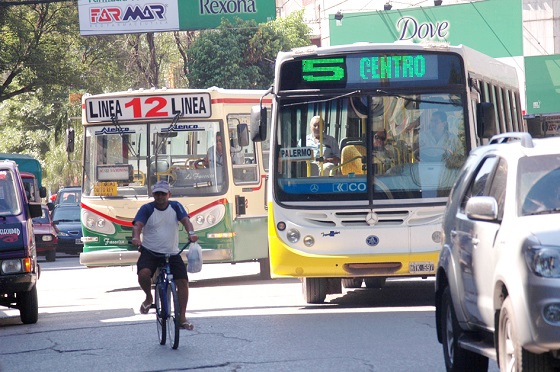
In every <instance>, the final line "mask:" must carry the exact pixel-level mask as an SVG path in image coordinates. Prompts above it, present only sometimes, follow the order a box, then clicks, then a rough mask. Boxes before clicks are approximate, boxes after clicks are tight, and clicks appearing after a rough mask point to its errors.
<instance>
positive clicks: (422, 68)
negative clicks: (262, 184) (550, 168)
mask: <svg viewBox="0 0 560 372" xmlns="http://www.w3.org/2000/svg"><path fill="white" fill-rule="evenodd" d="M268 94H270V95H266V97H272V99H273V109H272V119H271V131H270V133H271V134H270V144H271V146H270V149H271V153H270V160H271V161H270V173H269V177H270V181H269V191H268V203H269V217H268V239H269V249H270V263H271V273H272V276H273V277H298V278H302V283H303V293H304V297H305V299H306V301H307V302H309V303H320V302H323V301H324V300H325V298H326V295H327V294H331V293H341V291H342V286H343V285H344V286H345V287H347V288H355V287H360V286H362V284H363V283H364V282H365V286H366V287H380V286H382V285H383V284H384V283H385V280H386V278H389V277H428V276H433V275H434V274H435V272H434V267H435V266H436V263H437V260H438V256H439V251H440V248H441V246H440V242H441V232H440V225H441V221H442V214H443V211H444V208H445V204H446V201H447V198H448V196H449V192H450V189H451V186H452V185H453V183H454V182H455V179H456V177H457V174H458V171H459V168H460V167H461V166H462V165H463V163H464V160H465V159H466V156H467V154H468V152H469V151H470V150H471V149H472V148H474V147H476V146H479V145H480V144H482V143H484V141H486V140H487V139H488V138H490V137H491V136H492V135H494V134H496V133H501V132H506V131H525V124H524V123H523V121H522V116H521V105H520V95H519V87H518V80H517V74H516V71H515V68H514V67H511V66H510V65H507V64H505V63H501V62H500V61H497V60H496V59H493V58H490V57H488V56H486V55H483V54H481V53H479V52H477V51H475V50H472V49H470V48H468V47H465V46H448V45H434V46H429V45H419V44H398V43H395V44H367V43H358V44H352V45H340V46H333V47H325V48H316V47H309V48H300V49H297V50H293V51H291V52H285V53H279V55H278V58H277V60H276V71H275V80H274V85H273V87H272V89H271V90H270V91H269V92H268ZM262 110H264V112H263V111H262ZM262 110H259V109H258V108H255V110H254V111H253V115H254V116H253V117H252V119H251V125H252V128H251V132H252V134H254V135H256V137H255V138H254V140H255V141H258V140H262V139H263V138H264V136H262V135H259V126H261V127H263V126H266V125H267V123H266V120H265V119H266V110H265V109H264V108H263V109H262ZM314 116H320V117H321V119H322V122H323V131H322V135H319V136H317V137H316V138H315V139H313V138H311V139H310V137H309V136H310V135H311V131H310V128H309V122H310V119H311V118H312V117H314ZM319 133H321V131H319ZM329 137H334V139H335V140H336V142H335V144H338V146H335V145H334V144H333V142H328V141H327V140H328V139H329ZM330 140H331V141H333V140H332V139H330ZM376 141H378V142H376ZM315 142H316V143H318V145H317V146H316V147H314V146H313V144H314V143H315ZM380 143H381V144H380ZM334 147H338V148H339V150H340V154H339V156H338V157H339V160H338V161H337V160H336V159H335V161H334V163H331V164H327V161H326V158H327V157H329V156H323V154H324V153H325V154H326V153H327V151H328V152H329V153H330V152H331V150H333V148H334ZM327 165H328V166H327Z"/></svg>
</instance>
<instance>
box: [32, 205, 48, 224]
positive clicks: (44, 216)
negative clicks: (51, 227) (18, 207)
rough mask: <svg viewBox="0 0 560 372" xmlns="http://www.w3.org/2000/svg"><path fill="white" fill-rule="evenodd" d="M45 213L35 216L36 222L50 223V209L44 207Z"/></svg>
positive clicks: (34, 220)
mask: <svg viewBox="0 0 560 372" xmlns="http://www.w3.org/2000/svg"><path fill="white" fill-rule="evenodd" d="M42 210H43V214H42V215H41V216H40V217H35V218H33V222H34V223H49V222H50V221H49V210H48V209H47V208H42Z"/></svg>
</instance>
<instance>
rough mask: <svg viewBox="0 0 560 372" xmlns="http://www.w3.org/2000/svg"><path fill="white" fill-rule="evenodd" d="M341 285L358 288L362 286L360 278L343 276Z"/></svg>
mask: <svg viewBox="0 0 560 372" xmlns="http://www.w3.org/2000/svg"><path fill="white" fill-rule="evenodd" d="M342 285H343V286H344V288H360V287H361V286H362V278H343V279H342Z"/></svg>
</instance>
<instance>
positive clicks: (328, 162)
mask: <svg viewBox="0 0 560 372" xmlns="http://www.w3.org/2000/svg"><path fill="white" fill-rule="evenodd" d="M324 127H325V126H324V122H323V119H322V118H321V117H320V116H314V117H312V118H311V121H310V122H309V129H310V132H311V133H309V134H308V135H307V137H306V138H305V145H306V146H307V147H311V148H312V149H313V153H314V154H315V159H316V161H315V162H314V163H316V164H317V165H319V163H320V162H321V159H320V158H319V157H320V156H321V152H320V151H319V146H320V140H321V138H320V135H321V131H323V132H324V130H325V129H324ZM300 146H301V143H300ZM322 162H323V174H324V175H328V174H329V173H330V171H331V169H332V168H334V167H335V166H336V165H338V164H339V163H340V148H339V147H338V142H337V141H336V139H335V138H334V137H332V136H329V135H328V134H326V133H323V159H322Z"/></svg>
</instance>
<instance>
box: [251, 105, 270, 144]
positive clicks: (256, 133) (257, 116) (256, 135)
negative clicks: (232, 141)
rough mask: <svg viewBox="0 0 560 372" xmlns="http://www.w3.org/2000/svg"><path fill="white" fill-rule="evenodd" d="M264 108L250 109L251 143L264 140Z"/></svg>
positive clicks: (254, 107)
mask: <svg viewBox="0 0 560 372" xmlns="http://www.w3.org/2000/svg"><path fill="white" fill-rule="evenodd" d="M266 122H267V120H266V108H264V107H262V106H253V107H252V108H251V135H252V139H253V142H262V141H264V140H266Z"/></svg>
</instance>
